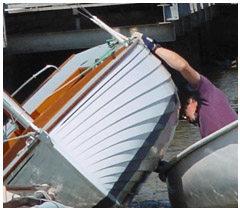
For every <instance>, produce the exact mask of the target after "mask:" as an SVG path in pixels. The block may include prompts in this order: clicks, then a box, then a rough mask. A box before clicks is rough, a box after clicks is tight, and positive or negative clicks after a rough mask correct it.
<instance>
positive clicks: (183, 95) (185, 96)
mask: <svg viewBox="0 0 240 210" xmlns="http://www.w3.org/2000/svg"><path fill="white" fill-rule="evenodd" d="M178 96H179V100H180V104H181V109H180V116H179V118H180V119H182V118H183V116H185V114H186V107H187V105H188V104H189V102H188V101H189V99H190V98H192V99H194V100H195V101H197V102H199V94H198V91H189V90H187V89H186V88H185V87H184V88H182V89H180V90H179V91H178Z"/></svg>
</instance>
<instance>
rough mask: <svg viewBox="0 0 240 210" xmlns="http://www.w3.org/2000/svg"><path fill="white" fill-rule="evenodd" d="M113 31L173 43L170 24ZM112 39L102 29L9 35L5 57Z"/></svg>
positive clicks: (88, 44)
mask: <svg viewBox="0 0 240 210" xmlns="http://www.w3.org/2000/svg"><path fill="white" fill-rule="evenodd" d="M115 30H117V31H119V32H120V33H122V34H124V35H126V36H128V37H130V35H131V33H132V32H133V31H139V32H141V33H144V34H146V35H147V36H150V37H153V38H155V39H156V40H158V41H159V42H168V41H175V39H176V35H175V28H174V25H173V24H171V23H165V24H150V25H138V26H134V27H119V28H115ZM110 38H112V37H111V35H109V34H108V33H107V32H105V31H103V30H102V29H92V30H76V31H66V32H55V33H42V34H27V35H9V36H8V40H7V41H8V45H7V48H6V49H4V54H5V55H10V54H20V53H35V52H46V51H58V50H73V49H86V48H91V47H93V46H96V45H99V44H103V43H105V42H106V40H107V39H110Z"/></svg>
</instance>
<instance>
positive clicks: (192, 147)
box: [159, 120, 238, 174]
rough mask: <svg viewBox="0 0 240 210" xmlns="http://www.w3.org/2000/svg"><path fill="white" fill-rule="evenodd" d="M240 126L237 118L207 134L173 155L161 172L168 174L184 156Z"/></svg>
mask: <svg viewBox="0 0 240 210" xmlns="http://www.w3.org/2000/svg"><path fill="white" fill-rule="evenodd" d="M236 127H238V120H235V121H233V122H231V123H229V124H228V125H226V126H224V127H223V128H221V129H219V130H217V131H215V132H214V133H212V134H210V135H208V136H206V137H205V138H203V139H200V140H199V141H197V142H195V143H194V144H192V145H190V146H189V147H187V148H186V149H184V150H183V151H182V152H180V153H179V154H177V155H176V156H175V157H173V158H172V159H171V160H170V161H169V162H167V163H166V165H164V166H163V167H161V168H160V169H159V173H160V174H167V172H168V170H170V169H171V168H172V167H173V166H174V165H176V164H177V163H178V162H180V161H181V160H182V159H183V158H185V157H187V156H188V155H190V154H191V153H193V152H194V151H196V150H197V149H199V148H201V147H203V146H205V145H206V144H208V143H210V142H212V141H214V140H215V139H216V138H218V137H219V136H221V135H223V134H225V133H227V132H228V131H231V130H233V129H234V128H236Z"/></svg>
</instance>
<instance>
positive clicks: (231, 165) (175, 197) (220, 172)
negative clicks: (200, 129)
mask: <svg viewBox="0 0 240 210" xmlns="http://www.w3.org/2000/svg"><path fill="white" fill-rule="evenodd" d="M164 176H165V177H166V181H167V187H168V194H169V199H170V202H171V205H172V206H173V207H178V208H230V207H233V208H236V207H238V120H236V121H234V122H232V123H230V124H229V125H227V126H225V127H223V128H221V129H220V130H218V131H216V132H214V133H212V134H210V135H209V136H207V137H205V138H203V139H201V140H200V141H198V142H196V143H194V144H193V145H191V146H190V147H188V148H186V149H185V150H184V151H182V152H181V153H179V154H178V155H177V156H176V157H174V158H172V159H171V160H170V161H169V162H168V163H165V164H163V166H162V168H161V170H160V177H162V178H164Z"/></svg>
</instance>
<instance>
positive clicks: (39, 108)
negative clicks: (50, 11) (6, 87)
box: [3, 40, 179, 207]
mask: <svg viewBox="0 0 240 210" xmlns="http://www.w3.org/2000/svg"><path fill="white" fill-rule="evenodd" d="M103 55H104V56H103ZM96 60H97V61H96ZM92 64H94V65H92ZM83 73H84V74H83ZM176 91H177V90H176V87H175V85H174V83H173V82H172V79H171V76H170V74H169V73H168V72H167V71H166V69H165V68H164V66H163V65H162V63H161V61H160V60H159V59H158V58H156V57H155V56H154V55H153V54H151V53H150V51H149V50H148V49H147V48H145V47H144V46H143V45H142V44H140V43H139V42H138V41H137V40H134V41H130V42H128V43H127V46H126V43H119V42H118V43H116V44H114V46H109V45H108V44H103V45H100V46H97V47H94V48H91V49H89V50H87V51H84V52H81V53H79V54H77V55H74V56H72V57H70V58H69V59H68V60H67V61H65V62H64V63H63V64H62V65H61V66H60V67H59V68H58V70H56V71H55V72H54V73H53V74H52V75H51V76H50V77H49V78H48V79H47V80H46V81H45V82H44V83H43V84H42V85H41V87H39V88H38V89H37V90H36V91H35V92H34V93H33V94H32V96H31V97H29V99H28V100H27V101H26V102H25V103H24V104H23V105H22V106H20V105H19V104H18V103H17V102H16V101H15V100H14V99H13V98H12V97H10V96H9V95H8V94H6V93H4V110H5V111H6V112H7V113H9V114H11V115H12V116H13V117H14V119H15V120H14V121H13V120H10V121H9V122H8V123H7V124H6V125H5V127H4V129H5V136H6V137H7V138H9V141H8V142H6V143H5V144H4V159H3V161H4V171H3V176H4V184H5V185H11V186H13V185H27V184H42V183H46V184H49V185H51V186H52V188H53V194H54V197H55V200H56V201H58V202H60V203H62V204H64V205H67V206H72V207H93V206H95V207H110V206H122V205H124V204H125V203H126V202H128V201H129V200H131V199H132V198H133V196H134V195H135V193H136V192H137V191H138V189H139V187H140V186H141V183H142V182H143V181H144V180H145V179H146V178H147V176H148V175H149V174H150V173H151V172H152V171H153V170H154V169H155V168H156V166H157V164H158V161H159V160H160V159H161V158H162V156H163V155H164V153H165V151H166V149H167V147H168V145H169V142H170V141H171V139H172V137H173V134H174V131H175V127H176V125H177V121H178V120H177V119H178V110H179V101H178V96H177V94H176ZM15 121H16V122H15ZM20 137H22V138H23V139H18V140H14V141H10V140H13V139H14V138H20Z"/></svg>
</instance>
